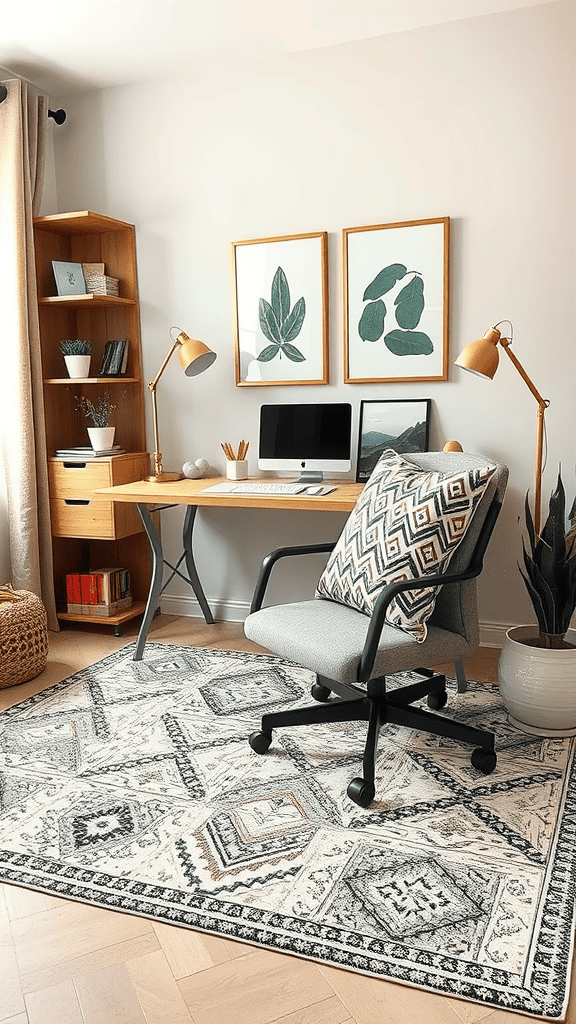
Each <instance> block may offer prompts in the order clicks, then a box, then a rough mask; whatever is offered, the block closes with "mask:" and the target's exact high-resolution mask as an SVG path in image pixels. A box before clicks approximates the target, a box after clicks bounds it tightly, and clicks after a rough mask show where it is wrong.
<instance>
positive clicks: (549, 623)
mask: <svg viewBox="0 0 576 1024" xmlns="http://www.w3.org/2000/svg"><path fill="white" fill-rule="evenodd" d="M575 517H576V502H575V503H574V504H573V506H572V510H571V512H570V519H571V520H572V525H571V526H569V525H568V521H567V516H566V495H565V491H564V486H563V484H562V477H561V474H560V472H559V473H558V481H557V484H556V488H555V490H554V491H553V492H552V494H551V496H550V505H549V512H548V517H547V519H546V522H545V524H544V528H543V530H542V532H541V533H540V535H539V536H537V535H536V533H535V530H534V522H533V519H532V513H531V511H530V506H529V504H528V499H526V504H525V519H526V531H527V534H528V547H526V544H525V543H524V544H523V566H521V567H520V572H521V574H522V578H523V580H524V583H525V585H526V589H527V591H528V595H529V597H530V600H531V602H532V607H533V608H534V613H535V616H536V620H537V623H538V625H533V626H514V627H513V628H512V629H509V630H508V632H507V634H506V641H505V644H504V647H503V649H502V653H501V655H500V660H499V666H498V677H499V681H500V693H501V695H502V699H503V701H504V704H505V705H506V708H507V710H508V714H509V717H510V720H511V721H512V723H513V724H514V725H516V726H518V727H519V728H520V729H523V730H524V731H525V732H531V733H535V734H537V735H545V736H555V735H558V736H571V735H576V630H574V629H570V621H571V619H572V615H573V613H574V609H575V608H576V529H575V523H574V519H575Z"/></svg>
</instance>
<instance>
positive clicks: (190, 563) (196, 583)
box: [182, 505, 214, 626]
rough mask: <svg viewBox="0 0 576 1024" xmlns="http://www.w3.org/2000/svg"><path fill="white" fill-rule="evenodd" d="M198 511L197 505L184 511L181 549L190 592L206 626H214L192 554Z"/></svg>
mask: <svg viewBox="0 0 576 1024" xmlns="http://www.w3.org/2000/svg"><path fill="white" fill-rule="evenodd" d="M197 511H198V506H197V505H188V507H187V509H186V515H185V516H184V525H183V527H182V547H183V549H184V555H185V557H186V569H187V571H188V576H189V583H190V586H191V587H192V590H193V591H194V593H195V594H196V599H197V601H198V604H199V605H200V607H201V609H202V614H203V616H204V619H205V620H206V622H207V623H208V625H210V626H212V625H213V624H214V617H213V615H212V612H211V611H210V608H209V605H208V602H207V600H206V596H205V594H204V591H203V589H202V584H201V583H200V579H199V577H198V573H197V571H196V563H195V562H194V552H193V550H192V528H193V526H194V520H195V518H196V513H197Z"/></svg>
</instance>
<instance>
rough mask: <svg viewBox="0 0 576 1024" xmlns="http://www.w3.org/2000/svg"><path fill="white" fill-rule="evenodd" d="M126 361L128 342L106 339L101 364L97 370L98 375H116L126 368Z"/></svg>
mask: <svg viewBox="0 0 576 1024" xmlns="http://www.w3.org/2000/svg"><path fill="white" fill-rule="evenodd" d="M127 362H128V342H127V341H126V339H124V340H123V341H107V342H106V346H105V348H104V355H103V356H102V365H101V367H100V369H99V371H98V376H99V377H118V376H119V375H120V374H121V373H124V372H125V370H126V363H127Z"/></svg>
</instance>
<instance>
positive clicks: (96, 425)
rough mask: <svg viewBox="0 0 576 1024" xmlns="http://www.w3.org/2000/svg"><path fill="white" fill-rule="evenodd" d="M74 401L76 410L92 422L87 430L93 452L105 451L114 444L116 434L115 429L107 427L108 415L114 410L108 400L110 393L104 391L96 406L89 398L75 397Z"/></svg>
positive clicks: (113, 406)
mask: <svg viewBox="0 0 576 1024" xmlns="http://www.w3.org/2000/svg"><path fill="white" fill-rule="evenodd" d="M76 401H77V402H78V405H77V406H76V408H77V409H81V410H82V412H83V413H84V415H85V416H86V417H87V419H91V420H92V424H93V426H91V427H88V428H87V430H88V436H89V437H90V444H91V445H92V447H93V448H94V450H95V451H107V450H108V449H109V448H111V447H112V445H113V444H114V434H115V432H116V427H110V426H109V425H108V420H109V419H110V414H111V413H112V412H113V411H114V409H115V408H116V406H115V405H112V402H111V400H110V392H109V391H105V392H104V394H103V395H101V396H100V398H99V399H98V401H97V402H96V404H94V403H93V402H91V401H90V399H89V398H85V397H84V395H82V396H81V397H80V398H78V397H77V398H76Z"/></svg>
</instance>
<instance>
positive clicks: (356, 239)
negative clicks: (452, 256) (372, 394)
mask: <svg viewBox="0 0 576 1024" xmlns="http://www.w3.org/2000/svg"><path fill="white" fill-rule="evenodd" d="M342 234H343V252H344V313H345V315H344V381H345V383H346V384H354V383H360V384H368V383H372V382H375V383H381V384H387V383H393V382H400V383H402V382H404V381H424V380H426V381H433V380H447V379H448V313H449V308H448V307H449V302H448V300H449V291H448V288H449V281H448V271H449V239H450V218H449V217H438V218H435V219H429V220H414V221H406V222H403V223H398V224H374V225H371V226H369V227H360V228H344V230H343V233H342Z"/></svg>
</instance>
